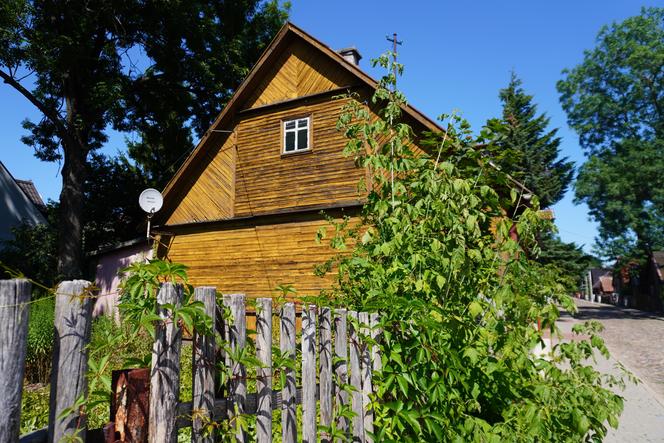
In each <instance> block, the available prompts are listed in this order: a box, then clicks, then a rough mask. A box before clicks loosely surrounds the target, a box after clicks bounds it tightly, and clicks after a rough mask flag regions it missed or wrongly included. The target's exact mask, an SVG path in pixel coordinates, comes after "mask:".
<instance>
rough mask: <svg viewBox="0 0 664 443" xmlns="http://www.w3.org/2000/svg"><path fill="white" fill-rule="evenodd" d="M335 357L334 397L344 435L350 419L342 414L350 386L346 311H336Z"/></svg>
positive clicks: (338, 419) (339, 425) (338, 425)
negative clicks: (347, 388) (347, 385)
mask: <svg viewBox="0 0 664 443" xmlns="http://www.w3.org/2000/svg"><path fill="white" fill-rule="evenodd" d="M334 355H335V357H336V358H337V359H338V360H337V363H336V364H335V365H334V366H335V368H334V373H335V375H336V382H335V384H334V386H335V389H334V395H335V401H336V408H337V414H338V415H337V424H336V426H337V429H339V430H341V431H342V432H343V433H344V434H348V419H347V418H346V417H344V416H343V415H342V414H340V412H341V410H342V409H343V408H345V407H346V406H347V405H348V391H346V389H345V388H344V385H346V384H348V325H347V311H346V310H345V309H335V310H334Z"/></svg>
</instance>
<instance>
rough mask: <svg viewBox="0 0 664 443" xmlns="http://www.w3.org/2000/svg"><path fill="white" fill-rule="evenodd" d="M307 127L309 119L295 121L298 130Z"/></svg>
mask: <svg viewBox="0 0 664 443" xmlns="http://www.w3.org/2000/svg"><path fill="white" fill-rule="evenodd" d="M308 125H309V119H308V118H305V119H302V120H298V121H297V127H298V128H306V127H307V126H308Z"/></svg>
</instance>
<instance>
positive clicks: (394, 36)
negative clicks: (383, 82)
mask: <svg viewBox="0 0 664 443" xmlns="http://www.w3.org/2000/svg"><path fill="white" fill-rule="evenodd" d="M385 39H387V41H388V42H392V61H393V63H392V69H393V70H394V89H396V88H397V45H402V44H403V41H399V40H397V33H396V32H395V33H394V34H392V38H390V36H389V35H386V36H385Z"/></svg>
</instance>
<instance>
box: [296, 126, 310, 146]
mask: <svg viewBox="0 0 664 443" xmlns="http://www.w3.org/2000/svg"><path fill="white" fill-rule="evenodd" d="M308 135H309V131H308V130H306V129H299V130H298V131H297V149H307V148H308V147H309V143H308V141H309V136H308Z"/></svg>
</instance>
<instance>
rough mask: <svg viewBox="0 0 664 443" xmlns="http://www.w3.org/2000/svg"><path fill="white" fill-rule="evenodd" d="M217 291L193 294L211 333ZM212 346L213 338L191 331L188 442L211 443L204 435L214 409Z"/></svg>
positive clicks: (198, 289) (214, 324)
mask: <svg viewBox="0 0 664 443" xmlns="http://www.w3.org/2000/svg"><path fill="white" fill-rule="evenodd" d="M216 297H217V290H216V289H215V288H214V287H202V288H196V289H195V290H194V299H195V300H196V301H200V302H202V303H203V304H204V305H205V313H206V314H207V315H208V316H210V318H211V319H212V331H213V332H214V331H215V330H216V303H217V299H216ZM215 353H216V343H215V336H214V333H213V334H201V333H199V332H198V331H194V349H193V368H194V375H193V380H192V404H193V408H194V411H195V413H194V414H193V423H192V432H191V441H192V442H197V443H213V442H214V436H213V435H212V433H210V432H208V433H207V434H209V435H207V436H206V435H205V434H206V432H205V431H206V429H205V427H206V424H208V423H209V422H210V421H212V411H213V409H214V392H215V391H214V381H215V380H214V379H215V372H216V371H215V365H216V356H215Z"/></svg>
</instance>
